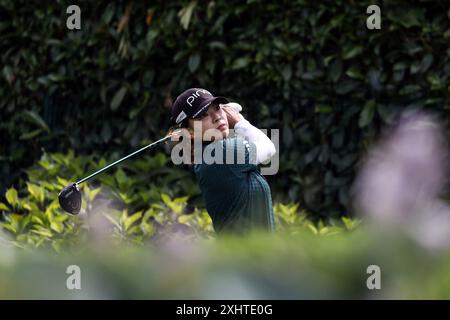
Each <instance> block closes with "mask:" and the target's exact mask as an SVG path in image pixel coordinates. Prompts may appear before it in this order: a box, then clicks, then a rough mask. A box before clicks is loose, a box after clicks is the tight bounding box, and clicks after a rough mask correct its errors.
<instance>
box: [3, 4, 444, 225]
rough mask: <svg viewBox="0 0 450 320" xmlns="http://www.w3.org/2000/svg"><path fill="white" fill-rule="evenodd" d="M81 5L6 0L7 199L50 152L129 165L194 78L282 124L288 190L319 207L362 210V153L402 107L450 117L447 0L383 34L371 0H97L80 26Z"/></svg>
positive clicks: (320, 210)
mask: <svg viewBox="0 0 450 320" xmlns="http://www.w3.org/2000/svg"><path fill="white" fill-rule="evenodd" d="M69 4H71V2H70V1H64V0H59V1H53V2H51V3H50V2H47V3H45V4H44V3H42V2H30V1H24V0H17V1H6V0H1V1H0V46H1V47H0V48H1V52H2V53H1V55H0V59H1V61H0V66H1V67H0V68H1V76H0V96H1V99H0V114H1V123H0V136H1V137H2V143H1V145H0V163H1V165H0V189H1V191H2V192H1V194H4V192H5V191H6V189H7V188H9V187H10V186H11V185H12V184H13V183H15V184H16V187H17V184H18V183H19V182H18V178H19V177H22V178H23V179H26V176H25V175H24V171H23V169H24V168H27V167H28V166H30V165H31V164H32V163H34V162H35V161H37V160H38V159H39V158H40V156H41V155H42V148H44V149H45V150H47V151H49V152H66V151H67V150H68V149H73V150H75V153H76V154H77V155H78V154H89V153H98V152H100V153H102V154H105V155H106V154H110V155H112V156H113V158H114V157H115V158H117V157H118V156H119V155H123V154H125V153H126V152H129V151H131V150H134V149H136V148H137V147H138V146H140V145H143V144H144V143H146V142H150V141H154V140H155V139H156V138H157V137H160V136H161V135H163V134H164V133H165V131H166V129H167V127H168V120H167V118H168V117H167V107H168V106H169V105H170V102H171V99H173V98H174V97H175V96H176V95H177V94H178V93H179V92H180V91H182V90H183V89H185V88H187V87H191V86H202V87H206V88H208V89H210V90H211V91H212V92H213V93H215V94H221V95H225V96H227V97H230V98H231V99H233V100H235V101H237V102H239V103H241V104H242V105H243V106H244V114H245V115H247V117H248V118H249V119H250V120H251V121H252V122H254V123H255V124H256V125H258V126H259V127H260V128H278V129H280V130H281V135H280V138H281V139H280V142H281V146H280V150H279V151H280V152H279V154H280V157H281V163H280V172H279V173H278V175H277V176H276V177H269V179H270V181H269V182H270V183H271V186H272V189H273V193H274V197H275V199H276V200H280V201H286V202H287V201H295V202H297V201H299V202H300V203H301V204H302V206H303V207H305V208H306V209H308V211H310V212H312V213H315V214H317V215H319V216H326V215H329V216H335V215H339V214H343V213H346V211H347V208H346V205H347V204H348V192H349V186H350V184H351V181H352V178H353V175H354V172H355V168H356V166H357V161H358V158H359V156H360V154H361V151H363V150H364V147H365V145H366V144H367V143H368V142H370V140H371V138H372V137H374V134H376V133H377V130H378V128H379V126H380V125H381V124H383V123H385V122H389V121H390V119H391V118H392V115H393V114H394V113H395V112H396V111H398V110H399V109H402V108H405V107H425V108H427V109H432V110H435V111H437V112H438V113H440V114H441V115H442V116H443V119H447V120H446V121H447V123H448V118H449V117H448V113H449V108H450V104H449V101H450V100H449V99H450V95H449V88H448V83H449V75H450V63H449V59H450V49H448V43H449V38H450V24H449V15H448V6H447V5H446V3H445V1H403V0H393V1H385V2H383V4H382V5H381V10H382V11H381V16H382V29H381V30H368V29H366V27H365V23H366V18H367V16H368V15H367V14H366V8H367V3H365V2H359V1H351V2H349V1H343V0H339V1H333V2H320V1H307V0H295V1H276V2H275V1H273V2H263V1H252V0H249V1H222V0H216V1H207V2H199V1H187V0H186V1H152V2H148V1H134V2H133V1H114V2H111V1H82V2H80V3H79V5H80V7H81V9H82V28H81V30H80V31H68V30H67V29H66V28H65V22H66V18H67V16H68V15H67V14H66V12H65V10H66V8H67V6H68V5H69ZM112 151H113V152H112ZM85 172H86V171H85V170H81V171H80V172H77V174H78V175H77V177H81V176H83V175H84V173H85ZM105 179H106V178H105ZM44 180H45V179H44ZM154 181H157V180H154ZM180 181H181V179H179V180H177V181H176V183H173V184H172V186H173V187H175V188H179V187H180V186H176V185H177V184H179V183H181V182H180ZM40 182H42V183H43V182H44V181H43V180H41V181H40ZM124 183H126V182H124ZM59 186H62V184H59ZM158 187H160V188H162V187H163V185H159V186H158ZM141 196H144V197H145V195H139V194H133V195H132V196H131V197H132V199H129V201H130V202H133V201H134V197H141Z"/></svg>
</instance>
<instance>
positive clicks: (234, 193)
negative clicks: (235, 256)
mask: <svg viewBox="0 0 450 320" xmlns="http://www.w3.org/2000/svg"><path fill="white" fill-rule="evenodd" d="M236 105H237V104H235V103H234V104H233V103H229V101H228V100H227V99H226V98H223V97H214V96H213V95H212V94H211V93H210V92H209V91H207V90H204V89H200V88H191V89H188V90H186V91H184V92H183V93H182V94H180V95H179V96H178V97H177V99H176V101H175V102H174V104H173V105H172V108H171V122H172V124H173V125H174V126H175V127H181V128H185V129H186V130H182V131H183V136H184V137H188V138H190V139H188V142H189V143H191V142H192V141H194V139H196V140H197V141H201V142H200V143H196V142H194V143H193V144H192V143H191V147H192V148H193V149H194V148H196V149H195V150H193V151H194V152H193V154H194V155H193V156H192V157H191V160H192V159H193V160H194V166H193V168H194V172H195V175H196V178H197V181H198V183H199V186H200V190H201V192H202V195H203V198H204V200H205V203H206V210H207V211H208V213H209V215H210V217H211V219H212V222H213V226H214V230H215V231H216V232H217V233H238V234H244V233H247V232H248V231H250V230H254V229H258V230H266V231H270V232H272V231H274V215H273V208H272V197H271V193H270V187H269V185H268V183H267V181H266V179H265V178H264V177H263V176H262V175H261V173H260V168H259V164H260V163H261V162H264V161H265V160H268V159H270V158H271V157H272V156H273V155H274V154H275V153H276V149H275V145H274V144H273V143H272V141H271V140H270V139H269V138H268V137H267V136H266V135H265V134H264V133H263V132H262V131H261V130H259V129H258V128H256V127H254V126H253V125H251V124H250V122H248V121H247V120H245V119H244V117H243V116H242V115H241V114H240V113H239V112H238V111H237V110H236V109H235V108H233V106H236ZM237 106H239V105H237ZM230 129H234V132H230ZM232 131H233V130H232ZM206 149H207V150H206ZM205 150H206V151H208V150H209V152H205ZM211 150H213V151H212V152H211ZM198 155H200V161H198V159H199V157H198ZM207 155H211V156H212V157H213V158H214V159H213V160H215V161H214V162H213V163H211V162H212V161H211V159H209V160H208V159H205V157H207ZM217 160H219V161H217Z"/></svg>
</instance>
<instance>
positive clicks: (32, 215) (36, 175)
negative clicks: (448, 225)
mask: <svg viewBox="0 0 450 320" xmlns="http://www.w3.org/2000/svg"><path fill="white" fill-rule="evenodd" d="M105 161H106V160H105V159H104V158H102V159H100V160H99V162H100V163H105ZM169 161H170V158H169V157H168V156H166V155H164V154H163V153H158V154H157V155H155V156H154V157H143V159H135V160H129V161H128V162H127V164H126V165H124V166H121V167H119V168H116V169H115V170H113V171H112V172H110V173H109V174H104V175H101V176H100V177H99V181H97V182H96V183H94V184H89V183H83V184H81V185H80V188H81V190H82V195H83V206H82V209H83V210H82V213H81V214H80V215H79V216H70V215H68V214H67V213H65V212H64V211H63V210H62V209H61V208H60V206H59V203H58V193H59V191H60V190H61V189H62V188H64V187H65V186H66V185H67V184H68V182H69V181H72V180H74V176H77V175H80V173H81V172H82V171H83V170H85V169H87V170H88V171H90V170H92V169H93V168H95V167H96V162H94V159H93V156H85V157H78V158H74V155H73V153H72V152H70V153H69V154H67V155H63V154H61V153H55V154H47V153H46V154H44V156H43V157H42V159H41V160H40V161H38V162H37V163H36V164H35V165H34V166H33V167H31V168H30V169H28V170H27V171H26V172H27V175H28V180H27V181H26V182H25V183H23V184H21V187H20V188H19V190H16V189H15V188H14V187H12V188H9V189H8V190H7V192H6V194H5V198H6V202H5V203H2V202H0V213H2V216H1V217H0V232H1V231H3V232H4V234H6V235H9V236H10V238H9V240H8V241H9V242H10V243H11V244H14V245H15V246H18V247H21V248H53V249H54V250H56V251H58V252H60V251H61V250H66V249H72V250H78V249H82V248H83V247H85V246H86V243H88V242H89V241H92V240H94V241H95V240H98V238H101V239H108V242H114V243H127V244H135V245H142V244H144V243H150V244H158V243H160V242H165V241H168V240H169V239H173V238H182V239H185V240H195V239H199V238H211V237H213V235H214V233H213V227H212V224H211V219H210V217H209V215H208V213H207V212H206V210H205V209H202V208H203V207H204V205H202V204H201V202H200V208H199V207H197V206H192V205H190V206H188V204H187V200H188V199H189V198H190V197H195V195H196V194H198V188H196V187H195V184H194V185H190V184H189V183H192V182H191V180H190V179H186V178H185V175H186V174H187V172H186V171H184V170H181V169H176V168H175V169H172V170H171V169H169V168H167V167H166V163H167V162H169ZM177 179H181V181H182V182H183V183H176V184H174V186H172V181H174V180H177ZM149 181H151V183H150V182H149ZM99 183H101V184H100V186H98V184H99ZM160 186H164V187H160ZM186 194H187V196H186ZM180 195H183V196H180ZM191 203H194V202H191ZM274 211H275V213H276V223H277V230H278V231H282V232H283V233H288V234H296V233H298V232H300V231H301V230H304V231H307V232H312V233H314V234H321V235H325V234H332V233H338V232H343V231H345V230H352V229H354V228H355V227H356V226H357V225H358V224H359V221H358V220H351V219H349V218H343V219H342V220H341V221H326V222H327V223H326V224H325V223H323V222H318V223H313V222H311V221H309V220H308V219H307V217H306V214H305V212H304V211H301V210H300V209H299V206H298V205H297V204H281V203H277V204H275V206H274ZM77 248H78V249H77Z"/></svg>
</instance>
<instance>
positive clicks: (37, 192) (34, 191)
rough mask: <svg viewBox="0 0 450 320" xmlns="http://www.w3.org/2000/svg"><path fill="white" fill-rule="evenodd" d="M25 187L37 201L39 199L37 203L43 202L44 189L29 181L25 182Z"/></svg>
mask: <svg viewBox="0 0 450 320" xmlns="http://www.w3.org/2000/svg"><path fill="white" fill-rule="evenodd" d="M27 188H28V192H29V193H30V194H31V196H32V197H33V198H34V199H36V200H37V201H39V203H41V204H42V203H44V198H45V192H44V189H43V188H41V187H39V186H37V185H35V184H32V183H30V182H27Z"/></svg>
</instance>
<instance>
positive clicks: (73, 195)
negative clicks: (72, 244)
mask: <svg viewBox="0 0 450 320" xmlns="http://www.w3.org/2000/svg"><path fill="white" fill-rule="evenodd" d="M180 131H181V130H175V131H174V132H172V133H171V134H169V135H167V136H165V137H164V138H162V139H159V140H158V141H155V142H153V143H151V144H149V145H147V146H145V147H143V148H141V149H139V150H137V151H135V152H133V153H131V154H129V155H127V156H126V157H123V158H121V159H119V160H117V161H115V162H113V163H111V164H109V165H107V166H106V167H104V168H103V169H100V170H98V171H96V172H94V173H92V174H91V175H89V176H87V177H85V178H83V179H81V180H79V181H77V182H72V183H70V184H69V185H68V186H67V187H65V188H64V189H63V190H61V192H60V193H59V195H58V199H59V205H60V206H61V208H62V209H63V210H64V211H66V212H67V213H70V214H73V215H76V214H78V213H80V209H81V192H80V190H79V188H78V185H79V184H80V183H83V182H85V181H86V180H89V179H91V178H93V177H95V176H96V175H98V174H100V173H102V172H103V171H106V170H108V169H109V168H111V167H113V166H115V165H118V164H119V163H121V162H123V161H125V160H127V159H128V158H130V157H132V156H134V155H136V154H138V153H140V152H142V151H144V150H146V149H149V148H152V147H154V146H156V145H158V144H160V143H162V142H164V141H166V140H168V139H170V138H171V137H172V135H174V134H178V133H179V132H180Z"/></svg>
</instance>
